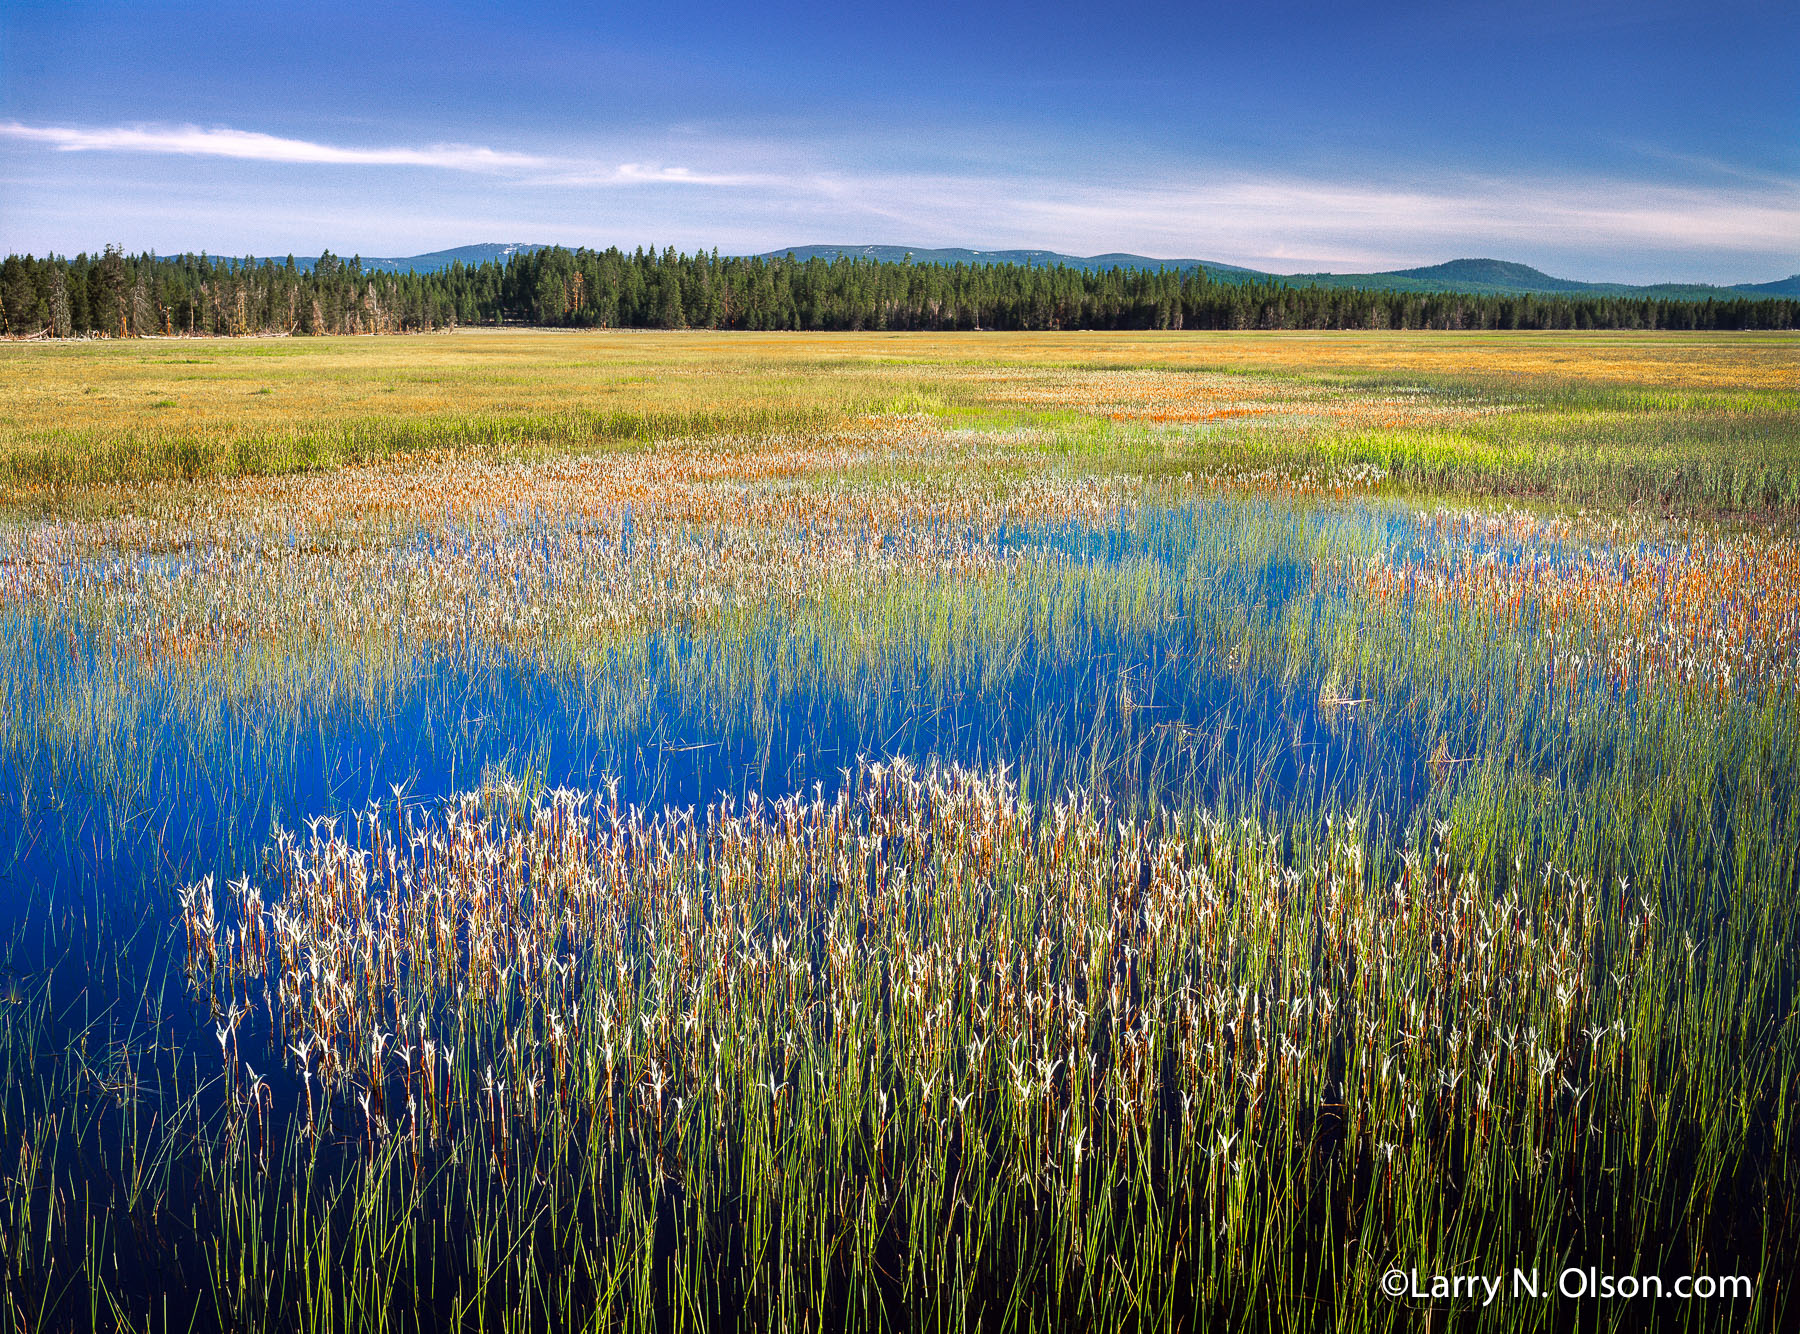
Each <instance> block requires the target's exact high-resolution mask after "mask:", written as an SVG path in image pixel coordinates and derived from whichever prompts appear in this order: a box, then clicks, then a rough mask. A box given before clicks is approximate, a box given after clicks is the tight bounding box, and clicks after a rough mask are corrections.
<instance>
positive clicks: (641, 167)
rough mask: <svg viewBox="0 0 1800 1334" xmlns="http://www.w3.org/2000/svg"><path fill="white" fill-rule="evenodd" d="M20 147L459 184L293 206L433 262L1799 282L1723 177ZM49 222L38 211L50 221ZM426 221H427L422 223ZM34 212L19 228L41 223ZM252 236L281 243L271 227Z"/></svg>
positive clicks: (756, 144)
mask: <svg viewBox="0 0 1800 1334" xmlns="http://www.w3.org/2000/svg"><path fill="white" fill-rule="evenodd" d="M8 139H10V140H13V141H16V142H20V143H24V144H31V145H36V146H40V147H41V148H42V149H43V150H45V152H46V156H45V157H44V158H43V159H42V160H41V165H42V167H43V168H45V169H48V168H49V166H50V164H51V163H52V162H53V161H54V160H56V159H57V158H58V157H60V156H61V155H62V154H65V153H83V152H96V153H97V152H112V153H126V154H132V153H135V154H182V155H187V156H190V157H196V158H202V157H211V158H226V159H237V160H241V161H260V162H270V163H278V164H282V163H284V164H291V165H294V166H295V167H296V168H297V169H307V168H309V167H313V166H325V167H330V166H351V167H381V166H400V167H432V168H441V169H444V183H443V184H442V186H440V187H433V188H432V189H431V191H430V192H429V196H428V197H427V196H424V195H421V193H420V187H419V185H418V184H417V183H416V182H415V181H412V180H407V181H400V180H386V179H383V178H381V177H380V176H379V174H376V175H372V176H371V177H369V178H366V179H365V178H360V177H359V178H358V179H357V180H356V181H354V182H348V181H344V180H342V179H334V180H325V179H320V180H318V181H316V182H315V183H313V184H309V185H308V186H307V188H305V189H304V190H302V191H298V192H295V195H296V198H295V199H294V200H290V201H289V203H290V206H291V205H292V204H293V203H295V202H297V200H298V198H299V197H301V196H303V197H304V198H305V199H306V200H308V201H309V202H310V204H311V205H312V207H313V208H314V210H315V211H316V212H317V213H318V214H319V216H320V217H321V218H328V217H330V216H331V215H332V213H333V211H334V210H336V211H337V212H338V213H339V214H340V215H341V217H342V223H341V224H340V225H337V226H329V227H326V228H325V229H324V230H326V231H329V232H331V233H333V234H334V235H335V234H338V233H358V234H366V233H367V231H368V228H369V226H370V219H371V217H372V216H373V214H374V212H375V211H376V210H377V209H381V210H384V211H385V215H386V216H387V217H388V218H389V219H390V223H391V225H390V226H386V227H384V228H383V231H384V232H386V233H388V234H389V235H391V236H392V238H393V239H392V241H391V242H390V249H393V248H394V247H402V248H403V247H404V246H405V245H407V244H408V243H409V242H408V241H407V240H406V239H404V238H406V237H409V236H416V237H418V238H420V240H421V244H423V241H424V238H425V237H426V236H427V234H428V232H429V234H430V235H431V237H432V238H433V239H432V243H433V244H435V243H436V241H437V239H438V235H437V232H436V231H435V230H431V229H432V226H433V224H434V223H435V222H436V221H439V220H442V219H447V218H450V217H455V216H468V215H469V214H470V211H471V210H480V211H483V212H484V213H485V210H487V209H488V208H490V207H492V206H494V205H495V204H497V203H502V202H503V204H504V207H505V208H506V210H507V211H508V213H509V214H511V215H514V216H516V217H518V218H520V219H522V220H523V221H521V222H520V223H519V224H518V227H519V234H520V235H531V236H537V235H540V234H543V235H548V234H550V233H551V232H553V231H554V232H555V233H557V234H560V235H563V236H565V237H570V238H571V239H576V238H579V239H584V240H588V241H592V242H595V243H598V244H607V243H609V242H612V241H615V240H620V239H629V240H633V241H636V240H640V239H646V238H647V239H651V240H658V241H661V242H663V243H665V244H666V243H670V242H673V243H676V244H689V245H700V246H702V247H711V246H714V245H716V246H720V247H722V248H726V249H732V250H737V251H740V252H744V251H750V250H760V249H772V248H776V247H779V246H784V245H798V244H806V243H810V242H839V243H876V242H880V243H898V244H909V245H914V246H921V247H926V246H958V245H971V246H980V247H982V248H1009V247H1032V248H1043V249H1052V250H1062V251H1071V252H1077V253H1083V254H1089V253H1097V252H1104V251H1114V250H1129V251H1137V252H1139V253H1143V254H1149V255H1161V256H1165V257H1169V258H1200V259H1212V260H1222V261H1225V262H1228V263H1235V264H1243V265H1247V266H1250V267H1254V268H1262V269H1272V270H1276V271H1280V272H1295V271H1310V270H1318V269H1335V270H1340V271H1342V270H1347V269H1348V270H1366V269H1381V268H1401V267H1406V266H1408V265H1411V264H1418V263H1432V262H1437V261H1440V260H1444V259H1450V258H1454V257H1456V256H1459V255H1493V256H1496V257H1500V258H1506V259H1523V260H1527V261H1529V262H1533V263H1537V264H1540V265H1542V266H1547V267H1550V268H1552V269H1557V270H1561V271H1563V272H1567V273H1570V274H1571V276H1581V277H1619V278H1627V277H1647V276H1650V277H1674V276H1690V277H1701V276H1712V277H1714V278H1715V280H1719V279H1729V280H1733V281H1735V280H1738V277H1739V276H1741V274H1742V272H1743V271H1744V270H1746V269H1748V270H1750V271H1751V272H1762V271H1765V270H1766V271H1768V272H1770V273H1773V272H1774V271H1775V270H1776V269H1781V270H1782V271H1791V270H1792V268H1793V267H1794V266H1795V261H1797V260H1800V247H1797V246H1796V242H1795V233H1794V228H1793V219H1794V218H1795V217H1797V216H1800V180H1795V179H1789V178H1783V177H1779V176H1773V175H1768V174H1757V175H1754V176H1752V175H1750V174H1745V175H1744V176H1742V177H1740V178H1738V179H1730V178H1725V179H1721V176H1720V174H1719V173H1717V172H1713V173H1708V175H1709V176H1710V179H1706V178H1705V177H1702V178H1701V179H1699V180H1695V179H1689V180H1688V181H1685V182H1679V183H1678V182H1674V181H1667V180H1654V179H1646V178H1644V177H1641V176H1637V177H1633V176H1628V175H1619V176H1615V177H1612V178H1601V177H1599V176H1597V175H1596V176H1589V177H1582V178H1572V177H1566V176H1565V177H1559V176H1554V175H1531V174H1524V173H1521V174H1514V175H1490V174H1479V173H1462V174H1457V173H1445V172H1441V171H1440V172H1437V173H1423V172H1421V173H1416V174H1413V175H1396V174H1395V173H1393V172H1392V170H1390V171H1389V172H1387V173H1386V174H1384V175H1381V176H1375V175H1369V176H1364V177H1361V178H1358V177H1355V176H1352V175H1350V174H1349V173H1347V172H1346V173H1344V174H1342V175H1339V176H1337V177H1336V178H1335V179H1327V178H1323V177H1319V176H1307V175H1300V174H1296V173H1294V172H1292V171H1288V172H1279V171H1270V172H1260V171H1256V170H1253V169H1249V168H1246V167H1244V166H1242V165H1239V166H1236V167H1231V166H1228V165H1225V164H1218V165H1215V166H1213V167H1211V168H1207V167H1204V166H1202V165H1201V164H1197V163H1189V164H1183V163H1179V162H1168V163H1165V164H1162V165H1160V166H1148V165H1144V164H1132V163H1128V162H1113V163H1107V164H1106V165H1097V164H1096V163H1095V162H1094V161H1093V160H1091V159H1090V160H1089V161H1087V162H1083V163H1079V164H1076V163H1071V164H1070V165H1069V166H1068V167H1067V168H1066V169H1062V170H1057V169H1054V168H1052V167H1051V165H1050V161H1051V160H1052V159H1046V158H1045V157H1043V156H1041V155H1034V154H1032V153H1029V152H1023V151H1022V152H1021V153H1020V154H1019V157H1020V158H1021V160H1023V161H1030V160H1031V158H1032V157H1033V156H1038V160H1037V161H1036V162H1035V163H1033V164H1032V165H1030V166H1022V167H1021V168H1020V169H1019V170H1008V169H1005V168H1002V167H998V166H997V165H996V164H995V163H994V162H993V161H992V160H991V159H990V160H988V161H983V162H981V163H980V164H979V165H977V164H975V163H968V164H966V165H962V166H953V165H950V164H948V163H944V162H942V160H941V159H940V160H939V161H938V162H932V161H931V160H930V158H931V153H930V151H928V150H921V153H923V154H924V160H923V161H922V162H921V165H920V167H919V168H918V169H908V168H907V167H904V166H901V165H899V164H898V163H895V164H894V165H892V166H888V167H885V168H884V167H881V166H877V165H875V163H874V161H872V159H871V151H870V146H869V145H868V143H867V142H866V141H865V139H864V138H863V137H861V136H859V137H856V138H851V139H845V138H842V137H834V136H826V137H822V138H817V139H813V140H811V141H810V142H809V141H807V140H806V139H804V138H800V137H785V138H769V139H765V140H762V141H757V140H752V139H732V138H728V137H717V136H715V135H709V134H699V135H684V136H683V142H682V144H681V145H680V146H679V148H678V149H677V150H676V151H678V152H680V153H681V154H682V155H683V156H684V157H687V158H688V159H689V163H679V162H677V163H670V162H667V161H662V160H659V159H658V157H657V156H656V153H657V151H658V149H659V148H664V147H667V145H662V144H658V143H654V142H651V141H650V140H646V139H640V140H638V141H636V142H634V143H630V144H612V145H603V144H575V145H565V146H561V147H560V149H559V151H556V152H553V153H534V152H517V151H509V150H505V149H499V148H492V147H484V146H479V145H469V144H436V145H429V146H423V147H420V146H400V147H376V148H367V147H352V146H343V145H338V144H329V143H318V142H312V141H309V140H303V139H293V138H282V137H279V136H276V135H270V134H263V133H258V132H254V131H247V130H238V129H231V128H210V129H209V128H202V127H198V126H192V125H185V126H166V125H163V126H157V125H129V126H120V127H112V128H69V127H60V126H35V125H26V124H20V123H16V122H15V123H11V124H0V141H3V140H8ZM651 139H654V136H651ZM1022 147H1024V146H1022ZM883 156H887V157H889V158H890V160H891V159H892V158H894V157H903V156H904V155H903V154H900V153H896V152H892V151H889V152H887V153H885V154H883ZM914 161H921V159H920V158H917V157H915V158H914ZM689 164H691V165H689ZM162 175H163V173H158V179H157V180H156V181H155V183H154V184H151V183H148V182H146V183H144V184H143V185H142V186H141V187H137V188H139V189H141V190H143V191H147V192H148V194H147V195H146V196H145V197H144V198H137V199H129V200H128V199H127V198H126V197H125V196H126V195H127V194H128V193H130V192H131V191H132V190H133V188H134V187H133V186H132V185H130V184H127V183H126V182H125V181H123V180H115V181H114V182H113V183H112V185H111V186H109V187H108V192H107V193H106V195H105V196H104V198H102V197H99V196H97V195H95V194H94V192H93V191H92V189H91V188H90V187H91V183H88V184H84V185H83V186H81V188H80V189H79V191H78V194H79V196H80V202H79V206H78V207H75V206H73V205H72V207H73V209H74V213H73V215H74V216H81V217H85V218H87V219H90V223H89V225H93V222H92V220H96V219H98V220H103V219H105V218H109V217H112V218H121V217H124V216H125V215H127V214H128V213H135V214H136V215H137V216H143V209H144V208H145V207H148V206H149V205H150V204H151V203H152V202H153V197H154V196H155V195H157V194H158V192H161V191H162V190H164V188H165V187H166V181H164V180H162V179H161V177H162ZM496 179H498V180H503V181H504V183H505V188H504V190H502V191H498V192H496V191H495V189H494V188H493V182H494V181H495V180H496ZM46 184H48V179H47V180H46ZM234 189H235V190H237V191H238V192H239V193H238V194H237V195H235V196H234V197H235V198H243V199H247V198H249V197H250V196H247V195H244V194H243V193H242V192H243V191H244V190H253V191H255V192H266V191H269V190H283V189H286V190H290V191H291V187H289V186H287V185H285V184H275V183H270V182H259V183H257V184H256V185H254V186H251V185H250V184H248V183H242V184H239V185H237V186H234ZM609 196H611V197H612V199H613V202H611V203H609V202H607V201H608V197H609ZM219 202H220V203H221V204H223V202H224V201H223V198H222V197H221V198H220V201H219ZM46 207H47V204H44V203H40V204H39V205H38V206H37V208H35V209H34V210H33V211H34V212H37V213H42V212H44V210H45V208H46ZM408 209H413V210H416V214H415V216H414V220H413V221H412V222H411V223H408V222H407V220H406V217H407V215H406V210H408ZM289 212H291V208H290V209H287V210H284V211H283V216H288V214H289ZM14 213H15V215H16V216H15V218H14V222H13V225H14V226H15V227H16V226H18V225H19V221H20V219H21V218H22V216H23V214H22V212H21V211H20V210H17V209H15V210H14ZM206 216H207V218H208V219H210V220H211V224H210V225H213V226H215V227H216V226H218V225H220V224H221V222H222V218H223V215H222V214H221V213H219V212H217V211H208V212H207V214H206ZM245 229H246V231H249V232H253V233H256V234H259V235H264V236H267V235H268V232H267V228H266V226H252V225H250V224H246V227H245ZM63 230H67V228H66V227H65V228H63ZM313 230H314V228H313V227H309V228H308V229H307V232H308V234H310V233H311V232H312V231H313ZM484 234H485V233H484ZM57 235H58V236H59V237H60V235H61V231H59V232H58V233H57ZM9 239H10V238H9ZM199 239H200V240H202V241H207V240H208V238H204V237H202V238H199ZM452 239H454V238H452ZM222 240H223V238H218V239H216V240H213V241H211V242H210V243H213V244H218V243H220V242H221V241H222ZM294 243H296V244H307V243H308V242H305V241H304V240H303V239H297V240H295V241H294ZM318 243H321V244H322V243H324V242H323V241H320V242H318ZM232 244H238V243H237V242H233V243H232ZM254 244H262V245H266V244H268V242H267V241H255V242H254ZM282 244H287V242H286V241H284V242H283V243H282ZM394 252H395V253H401V250H400V249H395V251H394Z"/></svg>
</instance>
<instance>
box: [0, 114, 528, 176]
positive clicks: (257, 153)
mask: <svg viewBox="0 0 1800 1334" xmlns="http://www.w3.org/2000/svg"><path fill="white" fill-rule="evenodd" d="M0 136H3V137H5V138H8V139H20V140H24V141H26V142H28V143H38V144H46V145H48V146H49V147H51V148H54V149H57V150H58V151H61V152H65V153H173V154H178V155H180V156H184V157H223V158H238V159H241V160H246V161H253V162H286V163H295V164H305V163H312V164H320V165H328V166H365V167H443V168H447V169H449V170H452V171H515V170H521V169H530V168H537V167H544V166H546V165H549V159H547V158H542V157H538V156H536V155H534V154H530V153H508V152H502V151H500V150H498V149H493V148H483V147H481V146H479V145H476V144H429V145H426V146H425V147H422V148H406V147H392V148H346V147H343V146H341V145H338V144H321V143H314V142H312V141H311V140H307V139H284V138H282V137H280V136H279V135H273V134H261V133H259V132H257V131H255V130H234V129H230V128H228V127H224V126H213V127H204V126H199V125H117V126H106V127H102V128H98V129H83V128H78V127H74V126H63V125H21V124H19V123H18V122H16V121H15V122H12V123H10V124H6V125H0Z"/></svg>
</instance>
